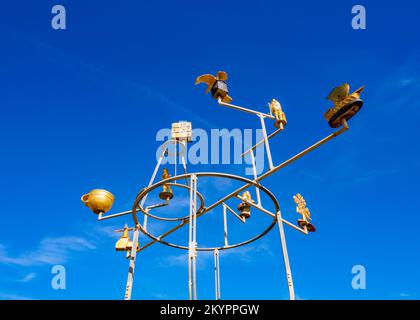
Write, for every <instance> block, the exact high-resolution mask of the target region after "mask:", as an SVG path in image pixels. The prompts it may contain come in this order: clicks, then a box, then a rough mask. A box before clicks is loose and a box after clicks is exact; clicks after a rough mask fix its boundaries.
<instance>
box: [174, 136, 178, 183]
mask: <svg viewBox="0 0 420 320" xmlns="http://www.w3.org/2000/svg"><path fill="white" fill-rule="evenodd" d="M174 149H175V151H174V176H176V166H177V164H178V161H177V157H178V155H177V149H178V148H177V144H176V143H174ZM174 182H175V183H176V180H174Z"/></svg>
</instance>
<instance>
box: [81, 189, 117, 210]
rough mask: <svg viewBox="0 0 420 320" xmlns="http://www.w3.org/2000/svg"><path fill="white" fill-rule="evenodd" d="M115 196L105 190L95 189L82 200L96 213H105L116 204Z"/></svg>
mask: <svg viewBox="0 0 420 320" xmlns="http://www.w3.org/2000/svg"><path fill="white" fill-rule="evenodd" d="M114 199H115V197H114V195H113V194H112V193H111V192H109V191H106V190H104V189H94V190H92V191H90V192H89V193H87V194H84V195H83V196H82V198H81V200H82V202H83V203H84V204H85V205H86V206H87V207H88V208H89V209H90V210H92V211H93V212H94V213H96V214H99V213H105V212H107V211H109V209H111V207H112V205H113V204H114Z"/></svg>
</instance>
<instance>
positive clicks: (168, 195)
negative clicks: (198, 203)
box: [159, 168, 174, 201]
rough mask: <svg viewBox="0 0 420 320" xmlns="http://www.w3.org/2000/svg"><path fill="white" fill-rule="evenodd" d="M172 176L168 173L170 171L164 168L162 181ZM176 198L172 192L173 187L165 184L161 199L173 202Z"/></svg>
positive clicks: (160, 195) (160, 194)
mask: <svg viewBox="0 0 420 320" xmlns="http://www.w3.org/2000/svg"><path fill="white" fill-rule="evenodd" d="M170 177H171V175H170V174H169V172H168V169H166V168H164V169H163V173H162V179H163V180H165V179H168V178H170ZM173 197H174V193H173V192H172V188H171V186H169V185H167V184H164V185H163V186H162V192H161V193H159V198H161V199H162V200H165V201H168V200H171V199H172V198H173Z"/></svg>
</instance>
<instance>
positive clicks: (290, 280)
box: [277, 210, 295, 300]
mask: <svg viewBox="0 0 420 320" xmlns="http://www.w3.org/2000/svg"><path fill="white" fill-rule="evenodd" d="M277 225H278V227H279V233H280V241H281V248H282V250H283V260H284V266H285V269H286V279H287V286H288V288H289V299H290V300H295V290H294V288H293V278H292V271H291V269H290V262H289V255H288V253H287V246H286V237H285V235H284V229H283V219H282V217H281V213H280V210H279V211H278V212H277Z"/></svg>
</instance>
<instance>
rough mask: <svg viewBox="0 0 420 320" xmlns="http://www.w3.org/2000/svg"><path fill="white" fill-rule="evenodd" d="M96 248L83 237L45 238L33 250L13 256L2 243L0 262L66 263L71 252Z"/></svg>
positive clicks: (30, 263) (27, 263) (25, 264)
mask: <svg viewBox="0 0 420 320" xmlns="http://www.w3.org/2000/svg"><path fill="white" fill-rule="evenodd" d="M91 249H95V245H93V244H92V243H91V242H89V241H88V240H86V239H84V238H81V237H74V236H69V237H57V238H45V239H43V240H41V242H40V243H39V245H38V246H37V247H36V248H35V249H34V250H32V251H27V252H24V253H21V254H19V255H16V256H13V255H11V254H9V252H8V251H7V250H6V247H5V246H3V245H0V263H3V264H10V265H18V266H36V265H43V264H60V263H65V262H66V261H67V260H68V258H69V256H70V253H71V252H74V251H85V250H91Z"/></svg>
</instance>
